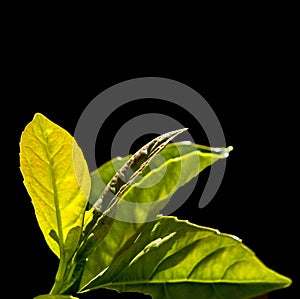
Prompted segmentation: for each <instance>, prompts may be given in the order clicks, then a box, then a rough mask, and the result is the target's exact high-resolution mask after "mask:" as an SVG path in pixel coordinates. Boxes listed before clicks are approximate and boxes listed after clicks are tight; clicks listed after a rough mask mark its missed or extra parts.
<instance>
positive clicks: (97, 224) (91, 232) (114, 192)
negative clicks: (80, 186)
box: [78, 128, 187, 259]
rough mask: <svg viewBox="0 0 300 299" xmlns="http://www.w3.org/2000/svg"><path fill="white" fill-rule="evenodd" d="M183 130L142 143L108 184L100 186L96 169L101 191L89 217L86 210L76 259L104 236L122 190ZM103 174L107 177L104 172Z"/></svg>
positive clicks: (113, 217) (109, 226) (97, 185)
mask: <svg viewBox="0 0 300 299" xmlns="http://www.w3.org/2000/svg"><path fill="white" fill-rule="evenodd" d="M186 130H187V129H186V128H184V129H179V130H175V131H171V132H167V133H165V134H162V135H160V136H158V137H156V138H154V139H153V140H151V141H150V142H148V143H147V144H145V145H144V146H143V147H142V148H141V149H139V150H138V151H137V152H136V153H135V154H133V155H132V156H131V157H130V158H129V159H128V160H127V161H126V162H125V164H124V165H123V166H122V167H121V168H120V169H119V170H118V171H117V172H116V174H115V175H114V176H113V177H112V178H111V179H110V181H109V182H108V183H107V184H105V183H103V185H105V187H104V189H103V186H101V184H100V186H99V180H100V181H101V180H102V179H101V177H100V175H99V174H100V173H99V172H98V175H99V180H98V183H97V181H95V180H94V186H95V185H96V187H98V188H99V189H100V190H101V191H102V190H103V191H102V193H101V194H100V195H99V196H98V198H97V197H96V201H95V202H94V203H93V214H92V218H91V215H90V214H87V213H86V214H87V216H88V217H89V218H90V219H91V220H90V221H88V222H85V228H84V231H83V235H82V239H81V243H80V247H79V250H78V257H79V259H85V258H86V257H87V256H88V255H89V254H90V253H91V252H92V251H94V250H95V248H96V247H97V244H98V243H100V242H101V241H102V240H103V238H104V237H105V236H106V235H107V233H108V232H109V230H110V228H111V226H112V224H113V222H114V220H115V211H116V206H117V203H118V202H119V200H120V198H121V196H122V195H123V193H124V192H125V191H126V190H127V189H128V188H129V187H130V186H131V185H132V184H133V183H134V182H135V181H136V179H137V178H138V176H139V175H140V174H142V173H143V171H144V170H145V168H146V167H147V166H148V165H149V164H150V162H151V161H152V160H153V158H155V157H156V156H157V155H158V153H159V152H161V151H162V150H163V149H164V148H165V147H166V145H167V144H168V143H169V142H170V141H171V140H172V139H173V138H175V137H176V136H178V135H179V134H181V133H182V132H184V131H186ZM105 175H106V174H105ZM105 175H104V176H105ZM106 177H108V176H107V175H106ZM95 182H96V184H95ZM94 186H93V187H94Z"/></svg>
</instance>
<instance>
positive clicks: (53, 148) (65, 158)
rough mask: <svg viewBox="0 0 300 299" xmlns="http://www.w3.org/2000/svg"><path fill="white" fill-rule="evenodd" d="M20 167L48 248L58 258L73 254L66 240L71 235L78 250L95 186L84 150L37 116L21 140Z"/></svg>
mask: <svg viewBox="0 0 300 299" xmlns="http://www.w3.org/2000/svg"><path fill="white" fill-rule="evenodd" d="M20 166H21V167H20V168H21V172H22V174H23V178H24V185H25V187H26V189H27V191H28V193H29V195H30V197H31V200H32V204H33V206H34V210H35V214H36V218H37V221H38V223H39V226H40V228H41V230H42V232H43V234H44V237H45V239H46V242H47V244H48V245H49V247H50V248H51V250H52V251H53V252H54V253H55V254H56V255H57V256H58V257H61V256H62V254H64V253H65V252H64V251H65V250H66V249H67V251H68V254H70V250H71V248H70V244H67V246H66V244H65V243H66V239H67V236H68V233H69V232H71V233H72V236H71V237H72V241H73V242H74V246H76V240H77V239H79V237H80V230H79V229H78V228H76V227H79V228H81V227H82V222H83V216H84V211H85V208H86V205H87V199H88V196H89V192H90V185H91V182H90V175H89V171H88V166H87V163H86V161H85V159H84V156H83V154H82V151H81V149H80V148H79V146H78V145H77V143H76V141H75V140H74V138H73V137H72V136H71V135H70V134H69V133H68V132H67V131H66V130H64V129H63V128H61V127H60V126H58V125H57V124H55V123H53V122H52V121H50V120H49V119H48V118H46V117H45V116H44V115H42V114H40V113H37V114H35V115H34V118H33V120H32V121H31V122H30V123H29V124H28V125H27V126H26V128H25V130H24V131H23V133H22V136H21V142H20ZM75 228H76V229H75ZM71 230H72V231H71ZM55 235H56V237H55ZM69 237H70V234H69ZM67 243H70V242H67Z"/></svg>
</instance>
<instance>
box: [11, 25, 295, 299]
mask: <svg viewBox="0 0 300 299" xmlns="http://www.w3.org/2000/svg"><path fill="white" fill-rule="evenodd" d="M275 24H276V23H275ZM237 27H239V26H236V24H233V26H232V27H229V28H227V27H226V28H222V26H220V27H218V28H217V30H216V31H213V32H212V33H210V34H207V33H205V30H204V31H201V33H200V32H198V33H197V34H196V33H195V35H193V34H192V35H191V36H189V37H186V35H185V33H184V32H183V33H181V35H180V36H181V38H182V39H178V36H177V35H176V34H175V35H174V36H173V40H172V41H173V42H172V44H170V43H169V33H170V32H172V30H171V29H170V30H167V31H166V39H168V41H166V40H165V43H164V44H162V43H161V42H160V41H158V40H155V38H150V36H151V35H150V33H149V35H146V36H147V37H149V38H150V39H149V40H148V39H147V38H144V39H143V42H144V43H143V44H142V43H138V44H137V45H136V46H134V47H132V48H130V50H129V49H128V47H127V46H128V42H127V39H126V38H127V35H125V36H123V39H122V34H120V36H118V37H115V38H112V39H113V40H114V41H115V42H116V44H115V46H113V47H109V45H110V41H108V40H106V39H104V37H101V34H102V33H101V32H100V31H99V32H98V35H97V36H92V37H91V39H90V40H89V39H88V38H87V37H86V35H85V33H84V32H82V33H81V35H80V38H79V37H78V32H76V33H75V32H73V33H71V32H69V31H67V30H66V31H65V32H63V33H62V34H61V36H59V37H58V36H56V35H55V34H52V33H51V28H50V29H49V31H46V32H45V31H43V32H42V33H39V32H38V31H36V30H35V28H36V25H33V26H32V27H30V28H29V29H28V30H24V31H22V30H21V34H20V35H19V36H18V39H19V45H20V49H15V50H16V51H15V52H14V53H15V54H14V58H13V60H14V66H13V75H12V76H13V82H14V87H13V89H12V90H11V95H12V96H11V98H12V103H11V104H13V107H12V108H13V113H12V114H13V115H14V116H15V119H14V122H15V126H16V135H15V136H16V139H15V157H14V158H15V161H17V163H16V186H15V192H16V194H15V200H14V201H13V202H11V203H10V207H13V211H14V215H15V216H14V219H16V220H15V221H16V226H17V230H15V231H18V234H17V235H13V244H14V245H13V246H12V247H13V250H12V252H13V254H14V257H13V259H12V260H13V261H16V265H15V266H14V273H15V274H14V275H16V273H17V275H18V277H20V279H19V283H18V287H17V288H14V293H15V295H17V294H18V295H20V296H22V298H32V297H33V296H36V295H39V294H45V293H47V292H49V290H50V288H51V286H52V284H53V281H54V276H55V273H56V269H57V265H58V261H57V259H56V257H55V256H54V254H53V253H52V252H51V251H50V249H48V247H47V245H46V244H45V242H44V239H43V236H42V233H41V232H40V231H39V228H38V225H37V222H36V219H35V216H34V210H33V207H32V205H31V203H30V198H29V196H28V194H27V192H26V190H25V187H24V186H23V183H22V176H21V174H20V171H19V156H18V153H19V144H18V143H19V139H20V135H21V132H22V130H23V129H24V127H25V125H26V124H27V123H28V122H30V121H31V120H32V118H33V115H34V113H36V112H41V113H43V114H44V115H45V116H47V117H48V118H50V119H51V120H52V121H54V122H55V123H57V124H59V125H60V126H62V127H63V128H65V129H66V130H68V131H69V132H70V133H71V134H73V133H74V129H75V126H76V123H77V120H78V118H79V116H80V114H81V113H82V111H83V110H84V108H85V107H86V105H87V104H88V103H89V102H90V101H91V100H93V98H94V97H95V96H97V95H98V94H99V93H100V92H102V91H103V90H105V89H106V88H108V87H111V86H112V85H114V84H117V83H119V82H122V81H124V80H128V79H133V78H137V77H148V76H153V77H164V78H169V79H174V80H177V81H179V82H182V83H184V84H186V85H188V86H190V87H191V88H193V89H195V90H196V91H197V92H198V93H200V94H201V95H202V96H203V97H204V98H205V99H206V101H207V102H208V103H209V104H210V106H211V107H212V109H213V110H214V111H215V113H216V115H217V116H218V118H219V120H220V123H221V125H222V127H223V130H224V134H225V138H226V141H227V144H228V145H232V146H233V147H234V151H233V152H232V153H231V155H230V157H229V158H228V160H227V168H226V173H225V177H224V179H223V182H222V185H221V187H220V189H219V190H218V192H217V194H216V196H215V197H214V199H213V200H212V202H211V203H210V204H209V205H208V206H206V207H205V208H204V209H199V208H198V206H197V205H198V201H199V198H200V196H201V190H202V189H203V186H204V182H205V178H206V177H207V172H203V174H200V178H201V177H203V180H201V179H200V181H199V185H198V186H197V188H196V190H195V192H194V193H193V196H192V197H191V198H190V199H189V201H188V202H187V203H186V204H184V205H183V206H182V207H181V208H180V209H179V210H177V211H176V212H174V215H176V216H178V217H179V218H182V219H189V220H190V221H192V222H195V223H198V224H200V225H205V226H210V227H213V228H218V229H219V230H220V231H222V232H227V233H232V234H234V235H237V236H239V237H240V238H242V239H243V242H244V243H245V244H246V245H248V246H249V247H250V248H251V249H252V250H254V251H255V252H256V254H257V256H258V257H259V258H260V259H261V260H262V261H263V262H264V263H265V264H266V265H267V266H269V267H271V268H273V269H274V270H276V271H278V272H279V273H281V274H283V275H286V276H288V277H291V278H292V279H293V284H292V286H291V287H289V288H287V289H283V290H279V291H276V292H273V293H272V294H270V295H269V298H271V299H277V298H295V294H296V293H297V292H299V273H297V272H296V269H297V267H296V247H297V246H296V244H295V240H296V239H297V235H295V234H296V232H295V227H296V225H297V224H296V215H298V213H296V208H295V202H296V200H297V199H299V195H298V193H297V192H296V182H297V181H296V178H297V176H298V174H296V175H295V173H294V171H297V168H296V166H295V163H296V162H297V156H298V149H297V145H296V141H297V138H298V137H299V133H296V126H297V125H296V120H297V118H296V112H297V110H296V108H295V100H296V99H297V97H298V95H297V94H296V93H295V85H296V79H295V77H294V75H293V69H294V60H293V56H292V55H291V51H292V49H293V37H290V36H288V35H287V34H286V32H280V28H281V27H280V26H277V27H276V26H275V27H274V26H271V27H269V26H266V27H264V28H255V29H253V28H252V26H249V27H247V26H245V27H243V28H242V29H241V28H239V30H238V31H237V30H236V28H237ZM125 33H126V32H124V34H125ZM179 34H180V33H179ZM204 35H205V37H204ZM207 35H208V36H207ZM138 37H140V35H138V34H137V35H136V38H138ZM133 39H134V38H133ZM95 41H96V42H95ZM179 45H181V48H180V49H179V48H178V46H179ZM15 100H17V101H15ZM103 105H105V103H103ZM149 109H150V108H149ZM151 109H153V108H151ZM154 110H155V112H157V113H159V112H160V111H162V112H163V113H166V111H167V110H168V107H166V106H160V107H159V106H157V107H156V108H155V109H154ZM120 111H121V112H119V113H115V114H114V116H115V117H116V118H117V119H118V121H117V122H114V121H111V122H110V123H109V125H110V128H111V131H105V132H104V131H103V130H102V131H101V134H99V136H98V141H99V143H101V146H100V145H99V144H97V146H98V147H99V152H100V151H101V150H103V152H101V153H102V155H100V154H99V156H97V161H98V163H99V164H100V163H101V162H105V161H106V160H108V159H110V157H109V155H108V154H107V153H108V151H109V149H110V144H109V142H108V143H106V140H110V139H111V138H112V137H113V136H111V135H112V133H113V132H114V131H116V130H117V129H118V126H119V124H121V125H122V124H124V123H125V122H126V121H127V120H128V113H129V110H128V112H126V107H125V108H124V109H121V110H120ZM152 112H153V111H152ZM139 114H140V111H139V110H138V109H137V111H136V116H137V115H139ZM175 114H176V112H173V117H174V118H175V116H174V115H175ZM177 117H178V120H179V121H181V122H183V123H185V122H188V121H187V119H186V118H183V116H182V114H180V113H178V116H177ZM195 131H196V130H193V137H194V138H195V139H196V140H198V138H199V139H201V138H202V137H203V136H204V135H203V132H201V129H200V130H199V136H195V135H194V133H195ZM202 141H203V142H202ZM199 143H203V144H205V143H206V140H205V137H203V140H199ZM137 145H138V144H136V145H135V146H137ZM102 147H103V148H102ZM125 154H126V153H125ZM21 240H22V241H21ZM297 275H298V277H297ZM101 296H103V298H127V296H128V294H117V293H115V292H111V291H106V290H99V291H95V292H92V293H90V294H85V295H82V296H80V298H82V299H88V298H100V297H101ZM128 297H130V298H146V296H143V295H140V294H130V296H128ZM101 298H102V297H101Z"/></svg>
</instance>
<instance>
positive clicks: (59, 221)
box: [38, 120, 64, 259]
mask: <svg viewBox="0 0 300 299" xmlns="http://www.w3.org/2000/svg"><path fill="white" fill-rule="evenodd" d="M38 124H39V127H40V130H41V132H42V136H43V139H44V140H43V141H44V143H43V145H44V149H45V152H46V156H47V159H48V162H49V168H50V175H51V183H52V188H53V199H54V206H55V215H56V222H57V231H58V240H59V251H60V258H61V259H62V257H63V255H64V250H63V248H64V246H63V240H64V239H63V230H62V218H61V213H60V206H59V200H58V189H57V185H56V180H55V175H54V172H53V167H54V162H53V158H52V157H51V153H50V151H49V140H48V135H47V134H46V133H45V131H44V129H43V127H42V125H41V122H40V120H39V122H38Z"/></svg>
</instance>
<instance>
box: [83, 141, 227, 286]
mask: <svg viewBox="0 0 300 299" xmlns="http://www.w3.org/2000/svg"><path fill="white" fill-rule="evenodd" d="M230 150H231V148H228V149H225V148H222V149H221V148H208V147H204V146H200V145H196V144H192V143H188V142H178V143H174V144H169V145H168V146H167V147H166V148H165V149H164V150H162V151H161V153H160V154H159V155H158V156H156V157H155V158H154V159H153V160H152V162H151V164H150V167H148V168H146V169H145V170H144V172H143V173H142V174H141V178H140V179H139V181H138V182H137V183H136V184H133V185H132V186H130V187H129V188H128V189H127V191H126V192H125V193H124V196H123V199H127V200H130V201H131V202H134V201H135V200H136V201H141V202H146V203H147V202H148V203H150V205H146V206H145V205H142V206H141V207H140V206H139V205H137V206H135V205H132V206H131V207H130V210H129V211H126V209H124V207H125V205H126V204H127V203H126V202H125V200H124V202H125V203H123V200H121V201H120V202H119V203H118V206H117V208H116V215H120V214H119V213H123V214H121V215H123V216H124V213H125V212H127V215H128V216H130V217H129V219H128V220H129V221H130V220H135V219H136V218H137V217H139V219H141V217H143V218H144V219H147V217H148V215H147V213H152V214H154V213H156V214H157V213H158V212H159V210H160V208H162V207H163V206H164V205H166V203H167V202H168V200H169V199H170V197H171V195H172V194H174V192H175V191H176V190H177V189H178V188H179V187H180V186H183V185H184V184H185V183H187V182H189V181H190V180H191V179H192V178H193V177H195V176H196V175H198V174H199V172H201V171H202V170H203V169H204V168H205V167H207V166H209V165H211V164H212V163H214V162H216V161H217V160H219V159H223V158H226V157H227V155H228V153H229V152H230ZM112 163H113V162H111V163H108V164H107V165H106V167H100V168H99V175H100V176H105V173H106V172H110V175H112V172H113V171H112V167H111V164H112ZM151 169H152V170H151ZM153 182H154V183H155V184H153ZM145 184H148V186H150V187H148V188H145ZM139 187H141V188H139ZM92 192H93V191H92ZM129 203H130V202H129ZM152 203H153V204H152ZM147 207H150V209H149V208H148V210H147ZM119 209H120V211H119ZM134 213H139V214H138V215H139V216H136V215H135V214H134ZM142 226H143V224H142V223H141V221H131V222H125V221H119V220H115V221H114V223H113V224H112V226H111V228H110V230H109V232H108V234H107V236H106V237H105V238H104V239H103V240H102V242H101V243H99V245H98V246H97V247H96V248H95V252H94V253H93V254H91V255H89V258H88V261H87V264H86V267H85V270H84V275H83V277H82V284H85V283H87V282H88V281H89V280H90V279H92V278H93V277H94V276H96V275H97V274H98V273H100V272H101V271H102V270H103V269H104V268H106V267H107V266H108V265H109V264H110V263H111V262H112V260H113V259H114V258H115V257H116V256H117V255H118V254H120V252H121V251H122V250H125V248H127V247H129V246H130V245H131V243H130V242H131V241H132V242H133V241H134V237H135V236H136V235H137V234H138V233H139V232H140V230H141V229H142Z"/></svg>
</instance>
